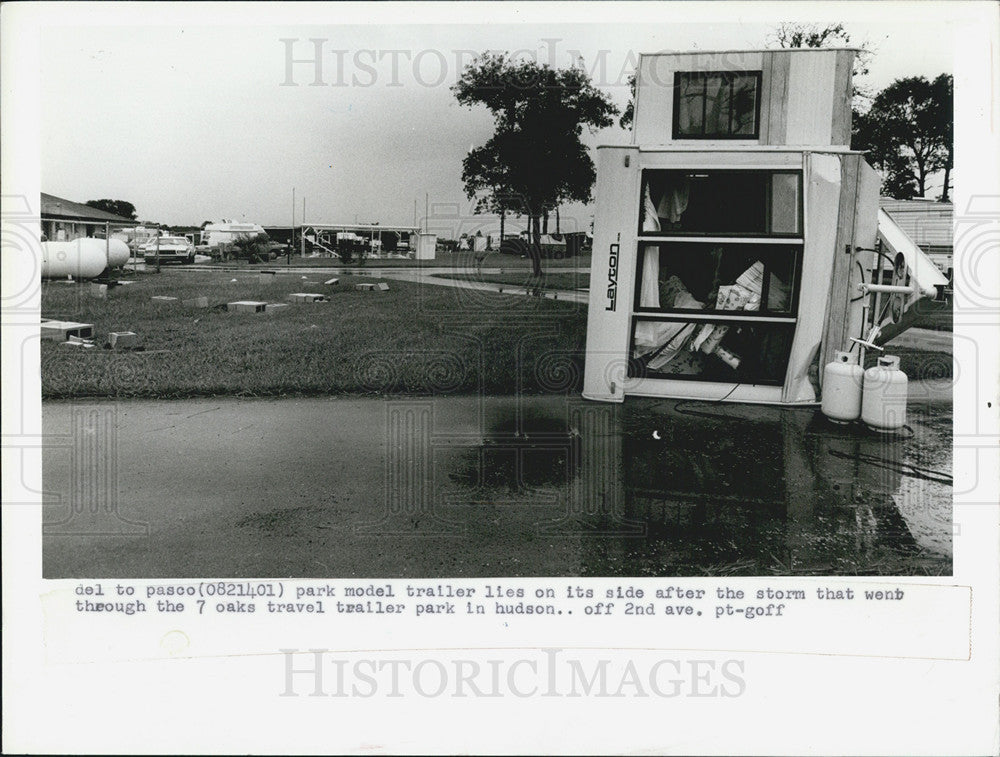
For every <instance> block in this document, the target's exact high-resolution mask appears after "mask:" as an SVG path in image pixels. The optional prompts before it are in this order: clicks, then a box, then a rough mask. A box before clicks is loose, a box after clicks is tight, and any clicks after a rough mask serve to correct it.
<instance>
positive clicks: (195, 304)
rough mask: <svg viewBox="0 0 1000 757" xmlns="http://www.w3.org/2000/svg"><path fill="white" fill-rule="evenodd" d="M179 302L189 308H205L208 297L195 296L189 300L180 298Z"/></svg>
mask: <svg viewBox="0 0 1000 757" xmlns="http://www.w3.org/2000/svg"><path fill="white" fill-rule="evenodd" d="M181 304H182V305H184V307H189V308H207V307H208V297H195V298H194V299H191V300H182V301H181Z"/></svg>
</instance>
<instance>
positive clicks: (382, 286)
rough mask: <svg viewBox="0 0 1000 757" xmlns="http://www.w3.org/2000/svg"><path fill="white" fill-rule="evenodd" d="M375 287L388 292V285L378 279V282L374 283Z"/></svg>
mask: <svg viewBox="0 0 1000 757" xmlns="http://www.w3.org/2000/svg"><path fill="white" fill-rule="evenodd" d="M375 288H376V289H378V290H379V291H380V292H388V291H389V285H388V284H386V283H385V282H384V281H380V282H379V283H378V284H376V285H375Z"/></svg>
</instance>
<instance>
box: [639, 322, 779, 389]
mask: <svg viewBox="0 0 1000 757" xmlns="http://www.w3.org/2000/svg"><path fill="white" fill-rule="evenodd" d="M794 333H795V324H794V323H759V322H753V321H749V320H726V321H708V320H704V319H701V320H699V319H695V318H692V319H690V320H683V319H675V318H670V319H654V318H648V317H641V316H640V317H636V318H635V319H634V320H633V332H632V344H631V355H630V358H631V359H630V360H629V370H628V374H629V377H630V378H672V379H677V378H679V379H690V380H700V381H716V382H721V383H733V384H766V385H781V384H782V383H784V378H785V371H786V369H787V367H788V357H789V355H790V353H791V349H792V337H793V336H794Z"/></svg>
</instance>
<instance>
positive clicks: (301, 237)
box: [299, 195, 306, 257]
mask: <svg viewBox="0 0 1000 757" xmlns="http://www.w3.org/2000/svg"><path fill="white" fill-rule="evenodd" d="M299 242H300V244H301V245H302V257H305V256H306V196H305V195H302V233H301V234H299Z"/></svg>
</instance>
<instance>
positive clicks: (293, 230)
mask: <svg viewBox="0 0 1000 757" xmlns="http://www.w3.org/2000/svg"><path fill="white" fill-rule="evenodd" d="M290 241H291V244H289V245H288V260H287V261H286V263H285V264H286V265H291V264H292V251H293V250H294V249H295V187H292V237H291V240H290Z"/></svg>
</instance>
